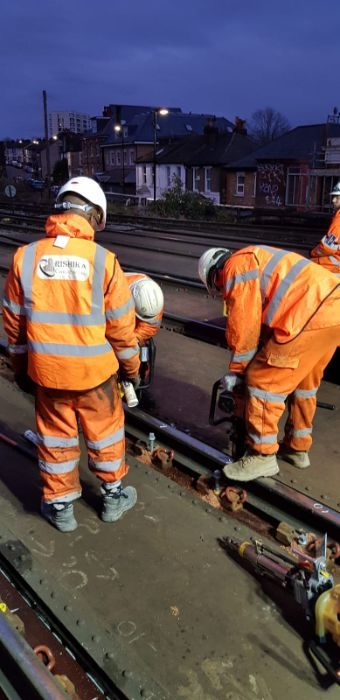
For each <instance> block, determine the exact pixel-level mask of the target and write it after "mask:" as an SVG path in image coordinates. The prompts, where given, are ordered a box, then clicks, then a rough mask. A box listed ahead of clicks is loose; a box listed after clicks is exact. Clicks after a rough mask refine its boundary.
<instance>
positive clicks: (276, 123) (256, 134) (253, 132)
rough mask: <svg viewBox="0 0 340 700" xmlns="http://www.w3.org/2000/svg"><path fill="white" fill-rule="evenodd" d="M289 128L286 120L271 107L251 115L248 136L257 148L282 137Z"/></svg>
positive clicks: (258, 110)
mask: <svg viewBox="0 0 340 700" xmlns="http://www.w3.org/2000/svg"><path fill="white" fill-rule="evenodd" d="M290 128H291V126H290V124H289V121H288V119H286V117H285V116H284V115H283V114H281V112H277V111H276V110H275V109H273V108H272V107H265V109H257V110H256V112H253V114H252V115H251V123H250V129H249V131H250V136H252V138H253V139H254V141H256V143H257V144H258V145H259V146H264V145H265V144H266V143H269V142H270V141H273V139H276V138H277V137H278V136H282V134H285V133H286V131H289V129H290Z"/></svg>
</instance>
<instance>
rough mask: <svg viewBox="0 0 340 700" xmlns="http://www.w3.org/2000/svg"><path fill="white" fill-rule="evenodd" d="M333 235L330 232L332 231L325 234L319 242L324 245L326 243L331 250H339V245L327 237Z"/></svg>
mask: <svg viewBox="0 0 340 700" xmlns="http://www.w3.org/2000/svg"><path fill="white" fill-rule="evenodd" d="M333 235H334V234H332V233H331V234H329V233H328V234H326V236H324V237H323V238H322V239H321V243H324V245H326V246H327V247H328V248H332V249H333V250H340V245H337V243H332V241H330V240H329V237H330V236H333Z"/></svg>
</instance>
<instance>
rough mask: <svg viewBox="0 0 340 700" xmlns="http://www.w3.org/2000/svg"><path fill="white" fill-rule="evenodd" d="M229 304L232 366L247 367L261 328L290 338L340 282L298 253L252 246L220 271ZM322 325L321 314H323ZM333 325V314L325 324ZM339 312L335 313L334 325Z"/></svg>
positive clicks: (278, 339) (238, 369) (282, 338)
mask: <svg viewBox="0 0 340 700" xmlns="http://www.w3.org/2000/svg"><path fill="white" fill-rule="evenodd" d="M220 275H221V277H220V279H219V280H218V282H219V283H221V285H222V281H223V296H224V299H225V302H226V307H227V314H228V320H227V328H226V339H227V345H228V347H229V348H230V350H231V351H232V356H231V361H230V370H231V371H233V372H240V373H242V372H244V371H245V369H246V367H247V365H248V364H249V362H250V361H251V360H252V358H253V357H254V356H255V354H256V353H257V350H258V346H259V342H260V334H261V328H263V330H265V328H266V327H267V329H271V331H272V333H273V334H274V337H275V340H276V342H278V343H289V341H290V340H292V339H293V338H295V337H296V336H297V335H299V333H301V331H303V329H304V327H305V326H306V324H307V323H308V321H310V319H311V318H312V317H313V315H314V314H315V313H316V311H317V310H318V308H319V307H320V306H321V304H322V302H323V301H324V300H325V299H326V298H327V297H329V296H330V295H331V294H332V293H333V292H334V290H335V289H336V288H337V287H339V286H340V282H339V281H338V280H337V278H336V277H335V275H333V274H332V273H330V272H328V270H325V269H324V268H322V267H321V266H317V265H314V263H312V262H311V261H310V260H307V259H306V258H303V257H302V256H301V255H297V254H296V253H290V252H288V251H286V250H280V249H278V248H272V247H270V246H266V245H263V246H249V247H247V248H243V249H241V250H239V251H237V252H236V253H233V255H231V257H230V258H228V260H227V261H226V263H225V265H224V268H223V270H221V272H220ZM318 324H319V326H316V327H322V324H323V318H322V314H318ZM320 324H321V326H320ZM326 324H327V326H329V325H330V324H329V316H328V320H327V322H326V321H325V325H326ZM338 324H339V318H338V315H337V314H336V313H334V325H338Z"/></svg>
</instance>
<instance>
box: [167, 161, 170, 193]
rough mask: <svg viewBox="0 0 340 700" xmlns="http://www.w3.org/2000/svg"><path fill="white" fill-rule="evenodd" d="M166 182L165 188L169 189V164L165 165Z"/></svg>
mask: <svg viewBox="0 0 340 700" xmlns="http://www.w3.org/2000/svg"><path fill="white" fill-rule="evenodd" d="M166 184H167V188H168V189H170V187H171V167H170V165H167V166H166Z"/></svg>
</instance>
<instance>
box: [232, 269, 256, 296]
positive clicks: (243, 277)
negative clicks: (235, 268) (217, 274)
mask: <svg viewBox="0 0 340 700" xmlns="http://www.w3.org/2000/svg"><path fill="white" fill-rule="evenodd" d="M258 276H259V271H258V269H257V268H254V270H248V272H240V274H239V275H234V277H231V278H230V279H228V280H227V281H226V285H225V291H226V292H230V290H231V289H234V287H235V284H244V282H249V281H250V280H256V279H257V278H258Z"/></svg>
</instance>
